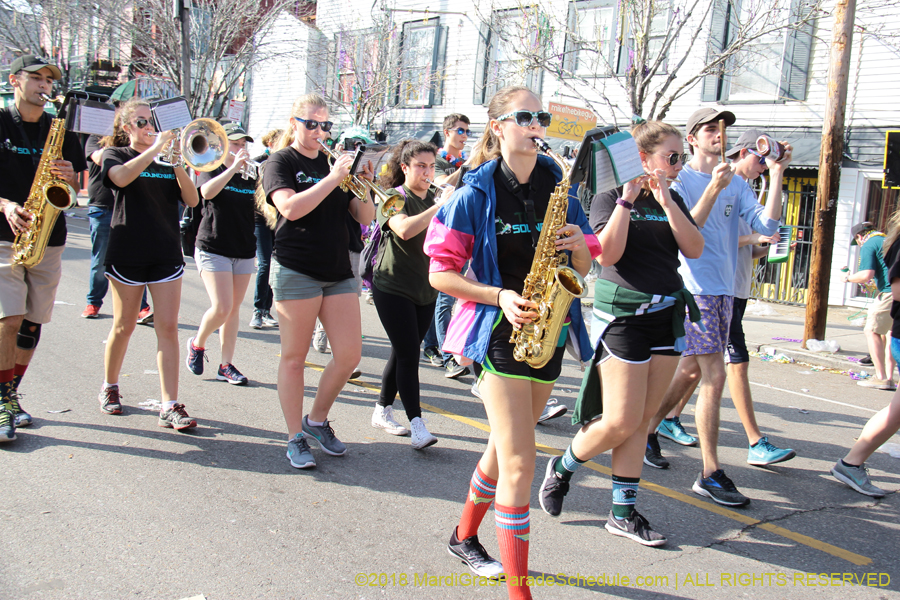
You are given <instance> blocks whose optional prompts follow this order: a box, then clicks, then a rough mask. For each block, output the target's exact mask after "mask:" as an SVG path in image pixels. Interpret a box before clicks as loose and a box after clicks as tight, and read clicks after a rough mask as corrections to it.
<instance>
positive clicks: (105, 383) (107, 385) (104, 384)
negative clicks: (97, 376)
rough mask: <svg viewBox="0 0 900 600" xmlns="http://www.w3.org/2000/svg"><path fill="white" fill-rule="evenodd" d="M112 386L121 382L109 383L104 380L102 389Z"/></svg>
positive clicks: (117, 385) (116, 385)
mask: <svg viewBox="0 0 900 600" xmlns="http://www.w3.org/2000/svg"><path fill="white" fill-rule="evenodd" d="M111 387H119V384H118V383H109V382H106V381H104V382H103V388H102V389H104V390H105V389H107V388H111Z"/></svg>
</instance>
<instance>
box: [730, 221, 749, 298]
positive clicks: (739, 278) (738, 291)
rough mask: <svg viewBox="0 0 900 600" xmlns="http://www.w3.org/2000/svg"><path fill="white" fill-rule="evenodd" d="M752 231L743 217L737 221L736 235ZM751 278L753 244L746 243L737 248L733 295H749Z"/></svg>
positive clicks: (745, 296)
mask: <svg viewBox="0 0 900 600" xmlns="http://www.w3.org/2000/svg"><path fill="white" fill-rule="evenodd" d="M751 233H753V230H752V229H750V226H749V225H747V223H745V222H744V220H743V219H741V220H740V221H738V235H739V236H745V235H750V234H751ZM752 279H753V246H751V245H747V246H742V247H740V248H738V262H737V270H736V271H735V272H734V297H735V298H742V299H744V300H746V299H747V298H749V297H750V286H751V280H752Z"/></svg>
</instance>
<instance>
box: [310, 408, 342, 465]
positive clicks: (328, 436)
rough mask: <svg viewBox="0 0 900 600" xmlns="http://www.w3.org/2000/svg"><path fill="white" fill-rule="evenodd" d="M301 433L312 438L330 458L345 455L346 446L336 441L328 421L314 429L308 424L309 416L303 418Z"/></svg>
mask: <svg viewBox="0 0 900 600" xmlns="http://www.w3.org/2000/svg"><path fill="white" fill-rule="evenodd" d="M303 433H305V434H306V435H309V436H312V437H313V438H315V440H316V441H317V442H319V446H320V447H321V448H322V450H323V451H324V452H325V453H326V454H330V455H332V456H343V455H345V454H347V446H345V445H344V442H342V441H341V440H339V439H337V438H336V437H335V435H334V429H332V428H331V425H329V424H328V419H325V423H323V424H322V426H321V427H315V426H313V425H310V424H309V415H306V416H305V417H303Z"/></svg>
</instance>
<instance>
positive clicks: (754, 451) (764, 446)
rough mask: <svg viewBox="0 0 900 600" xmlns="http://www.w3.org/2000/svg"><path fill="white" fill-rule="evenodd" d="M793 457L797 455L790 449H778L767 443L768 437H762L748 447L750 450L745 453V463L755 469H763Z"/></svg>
mask: <svg viewBox="0 0 900 600" xmlns="http://www.w3.org/2000/svg"><path fill="white" fill-rule="evenodd" d="M795 456H797V453H796V452H794V451H793V450H791V449H790V448H779V447H778V446H776V445H775V444H771V443H769V438H768V436H763V437H761V438H759V441H758V442H756V443H755V444H753V445H752V446H750V450H749V451H748V452H747V462H748V463H750V464H751V465H755V466H757V467H764V466H766V465H774V464H775V463H780V462H784V461H786V460H791V459H792V458H794V457H795Z"/></svg>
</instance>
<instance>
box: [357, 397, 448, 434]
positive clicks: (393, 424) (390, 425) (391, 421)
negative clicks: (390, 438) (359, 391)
mask: <svg viewBox="0 0 900 600" xmlns="http://www.w3.org/2000/svg"><path fill="white" fill-rule="evenodd" d="M372 427H375V428H377V429H384V430H385V431H387V432H388V433H390V434H391V435H409V429H407V428H406V427H404V426H403V425H401V424H400V423H398V422H397V420H396V419H395V418H394V407H393V406H381V405H379V404H376V405H375V412H374V413H372ZM435 441H437V440H435Z"/></svg>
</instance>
